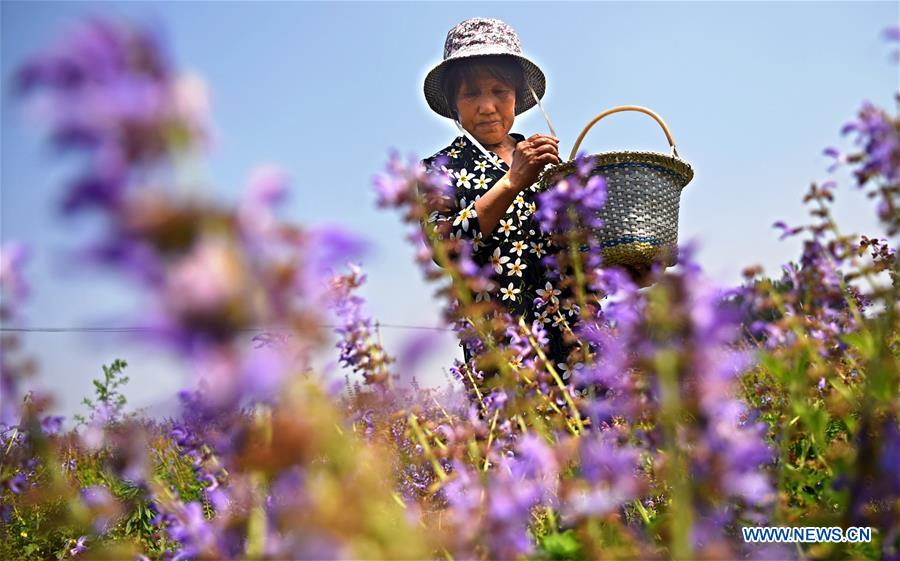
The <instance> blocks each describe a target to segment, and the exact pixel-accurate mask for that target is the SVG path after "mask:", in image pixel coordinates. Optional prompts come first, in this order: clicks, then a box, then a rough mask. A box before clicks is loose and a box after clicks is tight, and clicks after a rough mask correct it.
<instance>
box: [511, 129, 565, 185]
mask: <svg viewBox="0 0 900 561" xmlns="http://www.w3.org/2000/svg"><path fill="white" fill-rule="evenodd" d="M558 163H559V139H558V138H556V137H555V136H550V135H547V134H534V135H532V136H531V137H530V138H527V139H525V140H523V141H521V142H519V143H518V144H516V149H515V151H514V152H513V158H512V165H510V166H509V184H510V186H511V187H512V188H513V190H515V192H516V193H519V192H520V191H522V190H523V189H527V188H528V187H530V186H531V185H532V184H534V182H535V181H537V178H538V176H539V175H540V174H541V171H542V170H543V169H544V166H546V165H547V164H558Z"/></svg>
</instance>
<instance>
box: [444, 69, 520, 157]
mask: <svg viewBox="0 0 900 561" xmlns="http://www.w3.org/2000/svg"><path fill="white" fill-rule="evenodd" d="M456 109H457V112H458V113H459V122H460V124H461V125H462V126H463V128H464V129H466V130H467V131H469V132H470V133H471V134H472V136H474V137H475V138H476V139H477V140H478V142H480V143H482V144H489V145H492V144H498V143H500V142H503V141H504V140H505V139H506V137H507V136H508V135H509V131H510V129H512V125H513V121H514V120H515V118H516V91H515V89H514V88H513V87H511V86H510V85H508V84H506V83H504V82H502V81H500V80H498V79H497V78H494V77H493V76H491V75H490V74H489V73H487V72H485V71H479V72H478V73H477V74H476V75H475V78H473V79H471V80H469V81H468V82H464V83H463V84H462V85H460V87H459V91H458V92H457V94H456Z"/></svg>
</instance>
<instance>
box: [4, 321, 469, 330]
mask: <svg viewBox="0 0 900 561" xmlns="http://www.w3.org/2000/svg"><path fill="white" fill-rule="evenodd" d="M316 327H319V328H323V329H337V328H338V327H343V326H338V325H329V324H319V325H316ZM374 327H376V328H385V329H407V330H420V331H453V330H452V329H450V328H448V327H428V326H425V325H402V324H392V323H378V322H376V323H375V324H374ZM148 331H154V328H152V327H139V326H121V327H0V333H141V332H148ZM235 331H239V332H262V333H265V332H270V331H299V330H297V329H291V328H289V327H246V328H242V329H235Z"/></svg>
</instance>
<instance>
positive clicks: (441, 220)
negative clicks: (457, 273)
mask: <svg viewBox="0 0 900 561" xmlns="http://www.w3.org/2000/svg"><path fill="white" fill-rule="evenodd" d="M422 164H423V165H424V166H425V173H426V177H427V178H428V183H429V185H428V186H427V188H425V189H423V186H421V185H420V186H419V193H420V195H421V196H422V199H423V201H424V202H425V206H426V211H427V213H428V215H427V218H426V220H425V224H424V225H423V226H424V227H425V228H429V229H430V231H431V232H432V233H433V235H434V236H435V237H436V238H437V239H438V240H448V239H457V240H460V241H462V242H463V243H469V244H471V248H472V260H473V261H475V262H476V263H478V264H479V265H484V264H485V263H487V262H488V261H490V258H491V253H492V252H493V251H494V249H495V248H496V247H497V243H498V242H497V240H496V238H495V237H494V236H493V235H489V236H483V235H482V232H481V224H480V223H479V222H478V213H477V212H476V210H475V200H476V198H475V197H476V192H475V190H474V189H471V188H468V187H467V185H466V183H467V181H466V177H462V176H461V173H462V172H464V171H465V170H455V169H453V167H452V166H450V167H447V166H441V165H440V164H439V163H438V161H437V160H436V159H435V158H428V159H426V160H423V162H422ZM452 257H453V256H452V255H451V258H452Z"/></svg>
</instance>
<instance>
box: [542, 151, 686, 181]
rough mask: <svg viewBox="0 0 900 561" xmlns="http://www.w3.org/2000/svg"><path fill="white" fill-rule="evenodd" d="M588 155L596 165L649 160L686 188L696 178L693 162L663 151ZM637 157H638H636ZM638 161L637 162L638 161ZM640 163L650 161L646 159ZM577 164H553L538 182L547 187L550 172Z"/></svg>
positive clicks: (614, 152) (570, 162) (573, 162)
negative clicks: (670, 174) (675, 176)
mask: <svg viewBox="0 0 900 561" xmlns="http://www.w3.org/2000/svg"><path fill="white" fill-rule="evenodd" d="M588 156H590V157H592V158H594V160H595V167H599V166H605V165H610V164H614V163H629V160H634V159H638V160H641V159H643V160H649V161H650V162H649V163H651V164H655V165H658V166H660V167H662V168H665V169H667V170H669V171H671V172H673V173H675V174H676V175H678V176H679V177H680V178H681V186H680V188H681V189H684V188H685V187H686V186H687V184H688V183H690V182H691V180H692V179H693V178H694V168H692V167H691V164H689V163H687V162H686V161H684V160H682V159H681V158H678V157H676V156H672V155H671V154H664V153H662V152H654V151H652V150H610V151H606V152H596V153H593V154H588ZM635 157H637V158H635ZM616 160H622V161H616ZM636 163H637V162H636ZM640 163H648V162H646V161H644V162H640ZM574 165H575V160H569V161H567V162H562V163H560V164H557V165H555V166H553V167H552V168H547V170H545V171H544V172H542V173H541V175H540V177H538V181H537V182H538V183H539V184H540V185H541V186H542V187H544V188H546V187H547V184H546V179H547V177H549V175H548V172H549V171H551V170H553V171H555V170H559V169H560V168H566V167H572V166H574Z"/></svg>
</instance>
